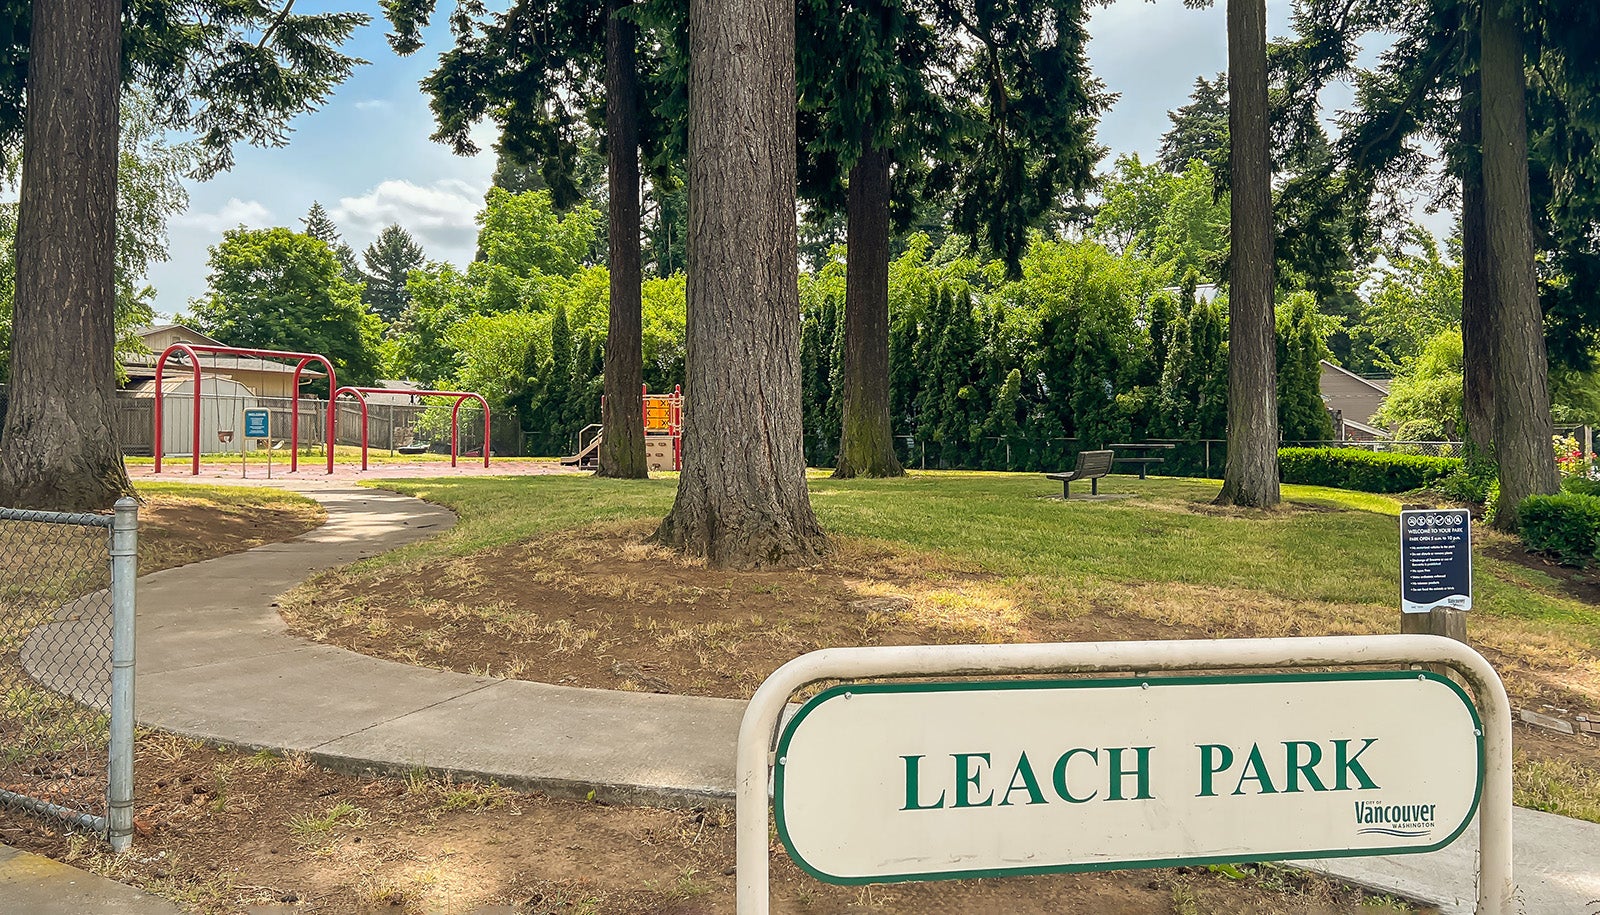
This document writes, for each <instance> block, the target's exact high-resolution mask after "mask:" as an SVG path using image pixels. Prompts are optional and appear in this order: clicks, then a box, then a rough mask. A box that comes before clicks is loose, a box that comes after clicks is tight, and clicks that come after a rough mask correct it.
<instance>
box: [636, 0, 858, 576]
mask: <svg viewBox="0 0 1600 915" xmlns="http://www.w3.org/2000/svg"><path fill="white" fill-rule="evenodd" d="M794 26H795V19H794V3H793V0H690V4H689V41H690V51H691V53H690V66H689V314H688V354H687V356H688V360H687V361H688V379H687V390H685V392H684V397H685V410H684V412H685V415H684V440H683V450H684V468H683V476H682V477H681V479H680V480H679V483H678V496H677V501H676V502H674V503H673V506H672V512H671V513H670V514H669V515H667V517H666V520H664V521H662V522H661V528H660V530H659V531H658V532H657V534H656V536H657V539H659V540H660V541H662V542H665V543H668V544H671V545H674V546H677V547H679V548H681V549H683V550H684V551H685V552H687V553H689V554H691V555H697V556H704V557H706V559H707V560H708V561H709V562H710V563H711V565H713V566H718V567H730V568H757V567H764V566H775V565H797V564H806V563H810V562H814V561H816V560H817V559H818V558H819V557H820V556H821V554H822V552H823V550H824V549H825V547H826V540H825V538H824V536H823V533H822V528H821V527H820V526H819V525H818V524H817V519H816V516H815V515H814V514H812V511H811V502H810V498H809V495H808V493H807V490H806V476H805V471H806V466H805V452H804V449H803V446H802V441H801V429H800V346H799V343H800V298H799V288H798V283H797V279H798V277H797V272H798V267H797V264H796V257H797V248H798V240H797V238H796V236H795V107H794V98H795V83H794Z"/></svg>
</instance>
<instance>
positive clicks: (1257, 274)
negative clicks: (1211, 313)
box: [1217, 0, 1278, 508]
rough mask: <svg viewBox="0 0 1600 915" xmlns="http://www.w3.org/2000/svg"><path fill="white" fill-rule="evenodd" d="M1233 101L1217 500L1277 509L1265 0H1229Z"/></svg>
mask: <svg viewBox="0 0 1600 915" xmlns="http://www.w3.org/2000/svg"><path fill="white" fill-rule="evenodd" d="M1228 100H1229V104H1228V130H1229V135H1230V136H1231V138H1232V142H1231V144H1230V147H1231V148H1230V151H1229V157H1230V168H1231V169H1232V172H1233V179H1232V188H1233V218H1232V222H1231V225H1230V227H1229V240H1230V246H1231V253H1230V255H1229V259H1230V264H1231V266H1230V270H1229V279H1228V464H1227V469H1226V470H1225V471H1224V473H1223V478H1222V493H1221V495H1219V496H1217V502H1218V503H1219V504H1222V505H1244V506H1249V507H1251V508H1271V507H1273V506H1275V505H1277V504H1278V381H1277V377H1278V372H1277V364H1276V363H1277V357H1278V341H1277V335H1276V334H1275V332H1274V322H1273V315H1272V287H1273V278H1272V274H1273V260H1272V258H1273V255H1272V160H1271V157H1270V156H1269V154H1268V151H1267V144H1268V136H1267V4H1266V0H1228Z"/></svg>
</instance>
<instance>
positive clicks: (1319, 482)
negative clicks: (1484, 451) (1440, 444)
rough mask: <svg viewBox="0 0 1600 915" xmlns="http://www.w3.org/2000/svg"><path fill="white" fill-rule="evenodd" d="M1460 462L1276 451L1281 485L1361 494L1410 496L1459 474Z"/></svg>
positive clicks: (1345, 451)
mask: <svg viewBox="0 0 1600 915" xmlns="http://www.w3.org/2000/svg"><path fill="white" fill-rule="evenodd" d="M1463 466H1464V462H1463V461H1462V460H1461V459H1460V458H1437V457H1424V456H1422V455H1418V454H1387V453H1383V452H1372V451H1363V450H1361V449H1359V448H1280V449H1278V468H1279V472H1280V473H1281V474H1282V479H1283V482H1285V483H1300V484H1303V485H1307V486H1332V487H1336V488H1338V489H1355V490H1360V491H1361V492H1410V491H1411V490H1413V489H1421V488H1423V487H1424V486H1430V485H1432V484H1434V483H1437V482H1438V481H1440V480H1443V479H1444V478H1446V477H1448V476H1450V475H1451V474H1454V473H1458V472H1460V471H1461V470H1462V468H1463Z"/></svg>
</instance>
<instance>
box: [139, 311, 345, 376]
mask: <svg viewBox="0 0 1600 915" xmlns="http://www.w3.org/2000/svg"><path fill="white" fill-rule="evenodd" d="M172 330H176V331H182V334H181V336H183V337H187V338H190V339H187V340H184V341H183V342H185V343H195V344H204V345H206V346H227V344H226V343H223V342H222V341H220V340H217V339H216V338H214V337H208V336H206V335H205V334H202V333H201V332H199V331H197V330H195V329H194V328H192V327H190V326H189V325H187V324H152V325H150V326H149V327H141V328H139V329H138V330H137V331H135V333H137V334H138V335H139V339H141V340H148V339H150V338H151V337H154V336H155V335H157V334H161V333H165V332H167V331H172ZM160 355H161V354H160V353H159V352H155V353H148V354H146V353H134V354H130V355H128V356H125V357H124V358H123V360H122V364H123V366H124V367H125V368H126V369H127V370H128V375H129V377H132V378H153V377H155V373H156V359H158V358H159V357H160ZM168 366H169V368H168V371H171V370H172V368H173V367H174V363H173V362H169V363H168ZM200 368H201V370H202V371H208V370H209V371H218V372H230V371H231V372H265V373H269V374H284V375H292V374H294V366H292V365H285V364H284V363H282V362H274V361H272V360H270V359H258V358H256V357H255V356H224V355H213V354H211V353H201V354H200ZM300 376H301V377H302V378H321V377H322V373H321V372H319V371H316V370H315V369H312V368H311V367H310V366H307V367H306V369H305V371H303V372H301V373H300Z"/></svg>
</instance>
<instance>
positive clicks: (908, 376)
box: [889, 308, 922, 460]
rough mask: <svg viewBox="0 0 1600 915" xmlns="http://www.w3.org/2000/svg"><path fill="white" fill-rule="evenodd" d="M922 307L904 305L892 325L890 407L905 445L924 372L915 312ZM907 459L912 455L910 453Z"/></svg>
mask: <svg viewBox="0 0 1600 915" xmlns="http://www.w3.org/2000/svg"><path fill="white" fill-rule="evenodd" d="M920 311H921V309H911V308H907V309H905V310H904V311H902V312H901V313H900V314H898V315H895V318H894V323H893V324H892V325H891V326H890V328H889V411H890V415H891V417H892V422H893V427H892V428H893V430H894V434H895V436H896V444H897V445H903V440H901V439H900V438H899V437H900V436H905V435H912V434H914V432H915V430H916V428H917V411H916V404H917V398H918V396H919V395H920V394H921V392H922V373H921V371H920V370H919V369H918V365H917V350H918V346H919V341H920V337H919V336H918V331H917V317H916V316H917V314H918V313H920ZM906 459H907V460H909V459H910V455H909V454H907V455H906Z"/></svg>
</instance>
